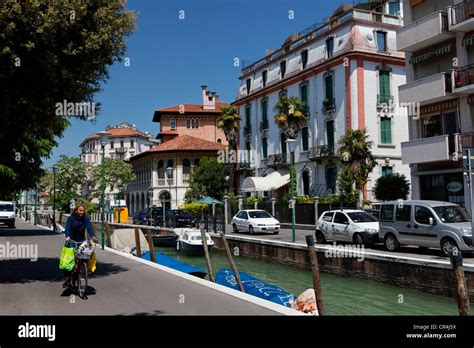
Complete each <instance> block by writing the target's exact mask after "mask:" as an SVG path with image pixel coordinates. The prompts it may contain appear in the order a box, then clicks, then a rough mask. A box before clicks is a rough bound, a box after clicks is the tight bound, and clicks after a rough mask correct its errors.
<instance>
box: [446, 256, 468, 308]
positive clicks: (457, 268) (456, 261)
mask: <svg viewBox="0 0 474 348" xmlns="http://www.w3.org/2000/svg"><path fill="white" fill-rule="evenodd" d="M449 259H450V260H451V265H452V266H453V272H454V286H455V288H456V289H455V290H456V300H457V301H458V310H459V315H461V316H468V315H471V310H470V306H469V294H468V290H467V286H466V278H465V277H464V268H463V265H462V260H463V259H462V253H461V252H460V251H459V250H458V249H457V248H455V249H453V250H452V251H451V252H450V253H449Z"/></svg>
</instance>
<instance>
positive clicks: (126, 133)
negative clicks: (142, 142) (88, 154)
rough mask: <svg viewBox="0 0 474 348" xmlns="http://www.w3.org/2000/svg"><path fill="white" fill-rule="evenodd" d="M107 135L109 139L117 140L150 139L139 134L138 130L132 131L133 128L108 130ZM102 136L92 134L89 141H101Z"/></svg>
mask: <svg viewBox="0 0 474 348" xmlns="http://www.w3.org/2000/svg"><path fill="white" fill-rule="evenodd" d="M107 133H109V136H108V137H109V138H115V137H133V136H136V137H142V138H148V135H146V134H144V133H142V132H139V131H137V130H134V129H131V128H111V129H108V130H107ZM99 138H100V136H99V134H97V133H96V134H92V135H91V136H89V137H88V138H87V140H94V139H99Z"/></svg>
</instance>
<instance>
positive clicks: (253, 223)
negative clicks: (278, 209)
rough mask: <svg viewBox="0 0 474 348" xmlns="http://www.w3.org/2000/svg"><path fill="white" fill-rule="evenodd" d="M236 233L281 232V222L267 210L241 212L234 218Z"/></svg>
mask: <svg viewBox="0 0 474 348" xmlns="http://www.w3.org/2000/svg"><path fill="white" fill-rule="evenodd" d="M232 228H233V230H234V232H240V231H244V232H247V231H248V232H249V233H250V234H254V232H272V233H273V234H278V233H279V232H280V221H278V220H277V219H275V218H274V217H273V216H271V214H269V213H268V212H266V211H265V210H257V209H253V210H241V211H239V212H238V213H237V214H236V215H235V216H234V217H233V218H232Z"/></svg>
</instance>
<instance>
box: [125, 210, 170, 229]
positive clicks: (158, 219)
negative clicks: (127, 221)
mask: <svg viewBox="0 0 474 348" xmlns="http://www.w3.org/2000/svg"><path fill="white" fill-rule="evenodd" d="M132 220H133V224H135V225H149V226H150V225H154V226H156V225H159V224H160V223H161V224H162V223H163V212H162V209H161V208H160V207H156V206H153V207H148V208H146V209H143V210H140V211H137V212H136V213H135V214H133V217H132Z"/></svg>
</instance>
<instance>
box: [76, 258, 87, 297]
mask: <svg viewBox="0 0 474 348" xmlns="http://www.w3.org/2000/svg"><path fill="white" fill-rule="evenodd" d="M77 290H78V292H79V297H80V298H82V299H85V298H86V297H87V296H86V292H87V263H85V262H84V261H81V264H80V265H79V276H78V277H77Z"/></svg>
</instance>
